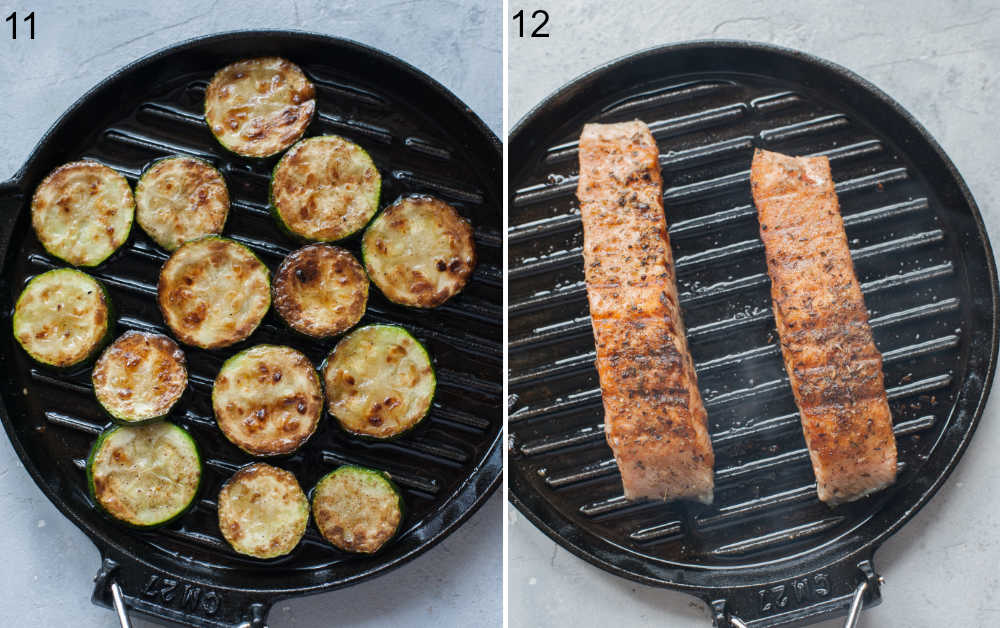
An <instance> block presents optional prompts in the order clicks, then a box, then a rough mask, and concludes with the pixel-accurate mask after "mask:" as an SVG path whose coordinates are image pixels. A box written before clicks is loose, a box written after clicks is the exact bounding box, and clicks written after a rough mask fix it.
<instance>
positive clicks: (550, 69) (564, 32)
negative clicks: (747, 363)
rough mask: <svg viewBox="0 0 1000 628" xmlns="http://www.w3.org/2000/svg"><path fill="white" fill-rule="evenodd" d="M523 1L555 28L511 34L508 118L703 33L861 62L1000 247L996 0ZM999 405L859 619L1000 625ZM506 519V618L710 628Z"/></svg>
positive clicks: (898, 550)
mask: <svg viewBox="0 0 1000 628" xmlns="http://www.w3.org/2000/svg"><path fill="white" fill-rule="evenodd" d="M522 4H523V3H522ZM513 6H514V5H512V7H513ZM626 6H627V8H625V7H626ZM517 8H521V7H520V6H518V7H517ZM517 8H512V10H511V11H512V12H513V11H515V10H517ZM523 8H525V9H526V10H529V11H530V10H534V9H535V8H544V9H547V10H548V12H549V15H550V21H549V26H548V28H547V30H548V32H549V33H551V36H550V37H549V38H547V39H516V38H515V37H514V36H515V35H516V28H512V29H511V39H510V40H509V45H510V56H509V81H510V90H509V106H510V110H509V119H510V123H511V126H513V125H514V123H516V122H517V120H519V119H520V118H521V117H522V116H523V115H524V114H525V113H526V112H527V111H528V110H529V109H530V108H531V107H533V106H534V105H536V104H537V103H539V102H540V101H541V100H542V99H544V98H545V97H546V96H547V95H548V94H550V93H551V92H552V91H554V90H555V89H557V88H559V87H560V86H561V85H563V84H564V83H566V82H568V81H570V80H571V79H573V78H574V77H576V76H578V75H580V74H582V73H583V72H586V71H587V70H589V69H591V68H593V67H595V66H597V65H600V64H602V63H604V62H607V61H610V60H612V59H615V58H617V57H620V56H623V55H626V54H628V53H630V52H634V51H636V50H640V49H643V48H648V47H651V46H655V45H660V44H665V43H670V42H676V41H684V40H690V39H708V38H729V39H750V40H756V41H763V42H771V43H775V44H780V45H784V46H789V47H793V48H797V49H800V50H803V51H806V52H809V53H812V54H815V55H818V56H820V57H824V58H827V59H830V60H831V61H834V62H836V63H839V64H841V65H844V66H846V67H848V68H850V69H852V70H854V71H855V72H857V73H859V74H861V75H862V76H864V77H865V78H867V79H869V80H871V81H873V82H874V83H875V84H876V85H878V86H879V87H880V88H882V89H883V90H884V91H885V92H887V93H888V94H889V95H890V96H891V97H893V98H894V99H896V100H897V101H898V102H900V103H901V104H902V105H903V106H904V107H905V108H906V109H908V110H909V111H910V112H911V113H912V114H913V115H914V116H915V117H916V118H917V119H918V120H919V121H920V122H921V123H923V124H924V126H926V127H927V129H928V130H929V131H930V133H931V134H932V135H933V136H934V137H935V138H936V139H937V140H938V141H939V142H940V143H941V145H942V146H943V147H944V149H945V151H946V152H947V153H948V155H949V156H950V157H951V158H952V160H953V161H954V162H955V165H956V166H957V167H958V169H959V171H960V172H961V173H962V175H963V177H964V178H965V181H966V182H967V183H968V185H969V187H970V188H971V190H972V193H973V195H974V196H975V198H976V200H977V202H978V204H979V207H980V209H981V210H982V213H983V216H984V217H985V220H986V223H987V226H988V228H989V231H990V236H991V238H992V241H993V243H994V245H996V244H997V243H998V242H1000V177H998V176H997V174H996V170H997V163H1000V124H998V122H997V119H996V115H997V113H998V112H1000V6H998V5H997V4H996V2H989V1H982V0H976V1H963V2H930V1H927V0H917V1H914V2H907V3H902V2H860V1H855V2H851V1H849V2H843V3H839V2H817V1H815V0H807V1H804V2H796V3H789V4H782V5H774V4H771V3H762V2H748V1H738V2H734V1H730V0H719V1H718V2H676V1H667V2H663V1H655V0H634V1H633V2H629V3H627V5H623V4H621V3H596V2H587V1H584V0H561V1H560V2H544V1H540V2H535V3H533V4H523ZM508 19H509V18H508ZM998 401H1000V400H998V395H996V394H994V395H993V398H992V400H991V402H990V403H989V404H988V406H987V408H986V413H985V415H984V417H983V421H982V423H981V425H980V427H979V429H978V431H977V433H976V436H975V439H974V440H973V442H972V445H971V447H970V448H969V450H968V451H967V453H966V454H965V457H964V458H963V459H962V461H961V463H960V464H959V465H958V468H957V470H956V471H955V473H954V474H953V475H952V476H951V477H950V479H949V480H948V482H947V483H946V485H945V486H944V488H943V489H942V490H941V491H940V493H938V495H937V496H936V497H935V498H934V499H933V500H932V501H931V502H930V504H929V505H928V506H927V507H925V508H924V509H923V510H922V511H921V512H920V513H919V514H918V515H917V516H916V517H915V518H914V519H913V520H912V521H910V523H909V524H907V525H906V526H905V527H904V528H903V529H902V530H901V531H900V532H899V533H898V534H896V535H895V536H894V537H892V538H891V539H890V540H889V541H888V542H887V543H886V544H885V545H884V546H883V547H882V549H881V550H880V551H879V552H878V553H877V554H876V556H875V559H876V561H875V562H876V567H877V568H878V570H879V571H880V573H881V574H882V575H883V576H884V577H885V580H886V584H885V585H884V587H883V589H882V593H883V602H882V605H881V606H879V607H876V608H874V609H872V610H871V611H866V612H865V613H864V615H863V616H862V619H861V624H860V625H861V626H879V627H880V628H895V627H898V628H912V627H916V626H941V625H951V626H963V627H964V626H976V627H978V626H983V627H985V626H997V625H1000V593H998V579H1000V571H998V569H997V566H998V564H1000V532H998V530H1000V508H998V506H997V504H998V503H1000V501H998V500H1000V467H998V466H997V465H996V464H995V461H994V456H995V451H996V446H997V443H998V442H1000V421H998V420H997V419H1000V417H998V416H997V415H998V410H1000V405H998ZM509 522H510V536H509V543H510V548H509V551H510V571H509V586H510V589H509V605H510V625H511V626H538V627H542V626H630V627H641V626H651V627H652V626H656V627H657V628H662V627H663V626H709V625H710V621H711V620H710V619H709V614H708V611H707V609H706V608H705V607H704V606H703V604H701V602H698V601H697V600H695V598H692V597H689V596H687V595H684V594H681V593H676V592H673V591H668V590H665V589H656V588H650V587H645V586H642V585H638V584H635V583H633V582H631V581H628V580H624V579H622V578H618V577H616V576H613V575H611V574H608V573H606V572H604V571H601V570H600V569H597V568H596V567H592V566H591V565H590V564H588V563H585V562H584V561H582V560H581V559H579V558H577V557H575V556H573V555H571V554H570V553H569V552H567V551H565V550H563V549H562V548H561V547H559V546H557V545H556V544H555V543H554V542H552V541H551V540H549V538H548V537H546V536H545V535H544V534H542V533H541V532H539V531H538V530H537V529H536V528H535V527H534V526H533V525H532V524H531V523H530V522H529V521H527V520H526V519H525V518H524V517H523V516H521V515H520V514H519V513H517V512H516V510H515V509H513V508H511V509H510V512H509ZM842 625H843V622H842V621H828V622H825V623H822V624H818V626H821V627H822V628H835V627H839V626H842Z"/></svg>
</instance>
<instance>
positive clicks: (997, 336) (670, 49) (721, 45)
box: [508, 38, 1000, 594]
mask: <svg viewBox="0 0 1000 628" xmlns="http://www.w3.org/2000/svg"><path fill="white" fill-rule="evenodd" d="M720 49H723V50H728V51H740V50H754V51H756V52H763V53H767V54H772V55H777V56H780V57H784V58H788V59H791V60H794V61H797V62H800V63H805V64H811V65H814V66H819V67H822V68H823V69H826V70H827V71H829V72H831V73H833V74H835V75H837V76H839V78H841V79H843V80H844V81H845V82H848V83H851V84H853V85H855V86H856V87H858V88H860V89H862V90H864V91H866V92H867V93H868V94H869V95H870V96H872V97H873V98H875V99H876V100H877V101H879V102H881V103H882V104H883V105H885V106H887V107H889V108H890V110H891V111H892V112H893V113H894V114H895V115H898V116H899V117H900V118H901V119H902V121H903V122H904V123H905V124H907V125H908V126H909V127H910V128H911V129H912V130H913V131H915V133H916V135H917V136H918V137H919V138H920V139H921V140H922V141H924V142H925V143H926V145H927V147H928V148H930V151H931V153H933V156H934V157H935V158H936V159H938V160H940V162H941V163H942V164H943V165H944V167H945V169H946V171H947V176H948V177H949V178H950V180H951V181H953V182H954V183H955V184H956V187H957V190H958V192H959V193H960V195H961V199H962V201H963V202H964V203H965V204H966V205H967V206H968V208H969V210H970V213H971V218H972V220H973V223H974V224H975V228H976V232H977V233H978V235H979V241H980V243H981V244H982V245H983V249H984V251H983V252H984V254H985V258H986V268H985V270H986V273H987V275H988V277H989V280H990V281H989V288H990V312H991V314H992V318H993V327H992V329H991V330H990V340H991V342H990V347H989V348H990V351H989V356H988V365H987V368H986V379H985V382H984V385H983V387H982V389H981V391H980V393H979V395H978V398H976V399H975V403H974V404H970V405H972V408H971V417H972V418H971V421H970V424H969V427H968V429H967V430H966V431H965V433H964V434H963V435H962V437H961V439H960V440H959V442H958V443H957V446H956V447H955V449H954V451H953V452H952V454H951V456H950V457H948V458H947V459H946V460H944V461H943V469H942V471H941V472H940V473H939V474H938V475H937V476H936V477H935V478H934V479H933V481H932V482H931V484H930V485H929V486H928V487H926V488H924V489H922V491H921V494H920V496H919V498H918V499H916V500H915V501H914V502H913V503H912V504H910V505H909V506H908V507H907V509H906V511H905V512H903V513H902V514H901V515H900V516H898V517H896V518H895V520H894V521H892V523H891V524H890V525H889V526H887V527H886V528H884V529H882V530H881V531H879V532H878V533H877V534H873V535H872V536H871V537H870V538H868V539H866V540H865V541H864V542H862V543H860V544H857V545H853V546H851V547H849V548H846V549H842V550H841V551H839V552H830V551H829V549H828V548H827V550H826V552H824V546H823V545H821V546H819V547H816V548H812V549H811V550H809V551H807V552H804V553H803V552H799V553H796V554H793V555H791V556H787V557H782V558H780V559H776V560H775V561H773V562H770V563H769V565H768V566H769V567H770V568H775V569H776V568H779V567H785V568H791V573H790V576H793V575H802V574H807V573H812V572H814V571H816V570H818V569H823V568H825V567H828V566H830V565H834V564H838V563H841V562H843V561H845V560H846V559H848V558H850V557H852V556H864V557H868V558H870V557H871V556H872V555H873V554H874V552H875V551H876V550H877V549H878V548H879V546H881V544H882V543H884V542H885V540H886V539H888V538H889V537H890V536H892V535H893V534H895V533H896V532H897V531H898V530H899V529H900V528H902V527H903V526H904V525H905V524H906V523H907V522H909V520H910V519H911V518H912V517H913V516H914V515H915V514H916V513H917V512H918V511H919V510H920V509H921V508H923V507H924V506H925V505H926V504H927V503H928V502H929V501H930V500H931V499H932V498H933V497H934V496H935V495H936V494H937V492H938V491H939V490H940V488H941V487H942V486H943V485H944V483H945V482H946V481H947V479H948V477H949V476H950V475H951V473H952V472H953V471H954V469H955V467H956V466H957V465H958V463H959V461H960V459H961V457H962V455H963V454H964V453H965V450H966V448H967V447H968V444H969V441H971V439H972V437H973V435H974V434H975V431H976V428H977V427H978V425H979V423H980V420H981V418H982V415H983V412H984V410H985V406H986V402H987V400H988V398H989V393H990V390H991V388H992V385H993V380H994V376H995V372H996V367H997V358H998V349H1000V284H998V279H997V268H996V259H995V257H994V254H993V248H992V244H991V243H990V240H989V237H988V232H987V230H986V226H985V223H984V221H983V217H982V214H981V212H980V211H979V206H978V204H977V203H976V201H975V199H974V197H973V196H972V193H971V191H970V190H969V188H968V186H967V184H966V183H965V180H964V179H963V178H962V176H961V174H960V173H959V172H958V170H957V169H956V168H955V165H954V164H953V162H952V161H951V159H950V158H949V157H948V155H947V154H946V153H945V152H944V150H943V149H942V147H941V146H940V144H939V143H938V142H937V140H935V139H934V137H933V136H932V135H931V134H930V133H929V132H928V131H927V129H926V128H924V126H923V125H922V124H921V123H920V122H919V121H917V119H916V118H915V117H914V116H913V115H912V114H910V113H909V112H908V111H907V110H906V109H904V108H903V107H902V106H901V105H900V104H899V103H898V102H896V100H894V99H893V98H892V97H890V96H889V95H888V94H886V93H885V92H884V91H882V90H881V89H880V88H878V87H877V86H876V85H875V84H873V83H872V82H871V81H869V80H867V79H865V78H864V77H862V76H860V75H859V74H857V73H855V72H854V71H852V70H850V69H848V68H846V67H844V66H841V65H839V64H837V63H834V62H832V61H829V60H827V59H824V58H822V57H818V56H816V55H813V54H811V53H807V52H803V51H800V50H796V49H794V48H790V47H785V46H780V45H776V44H771V43H765V42H757V41H750V40H740V39H726V38H719V39H713V38H708V39H693V40H686V41H681V42H675V43H670V44H664V45H657V46H652V47H647V48H643V49H641V50H637V51H635V52H632V53H629V54H626V55H623V56H620V57H618V58H616V59H613V60H611V61H608V62H606V63H603V64H600V65H598V66H595V67H593V68H591V69H590V70H587V71H586V72H583V73H581V74H579V75H577V76H576V77H575V78H573V79H571V80H570V81H568V82H566V83H564V84H563V85H562V86H560V87H559V88H558V89H556V90H555V91H553V92H552V93H551V94H549V95H548V96H547V97H545V98H544V99H543V100H541V101H540V102H539V103H538V104H536V105H534V106H533V107H531V108H530V109H529V110H528V111H527V113H525V114H524V115H523V116H522V117H521V118H520V119H519V120H518V122H517V123H516V124H515V125H514V127H513V128H512V129H511V131H510V134H509V136H508V153H511V152H513V148H514V146H515V144H516V143H517V142H518V140H519V139H521V138H520V137H519V136H520V135H522V134H524V133H525V129H527V127H528V126H529V125H530V124H531V123H533V122H534V120H535V119H536V118H537V117H538V116H540V115H541V114H542V113H544V112H545V111H546V110H547V109H548V108H550V107H552V106H553V104H554V103H558V102H560V101H562V100H565V99H567V98H568V97H569V96H570V95H571V92H573V91H574V90H577V89H579V88H580V85H581V84H586V83H588V82H596V81H597V80H599V79H600V78H601V77H603V76H605V75H607V74H609V73H614V72H616V71H621V70H625V69H627V67H628V66H629V65H631V64H633V63H635V62H637V61H640V60H642V59H645V58H648V57H657V56H661V55H669V54H676V53H682V52H698V51H699V50H712V51H713V52H718V51H719V50H720ZM525 162H526V160H525ZM518 174H520V171H519V172H518ZM514 179H515V177H514V176H513V174H512V175H511V177H510V180H511V181H513V180H514ZM513 193H514V190H513V189H510V190H509V191H508V195H509V196H508V200H509V198H510V195H513ZM509 375H510V373H509V372H508V376H509ZM952 409H954V406H953V408H952ZM510 470H511V471H512V470H513V469H510ZM517 484H518V482H516V481H515V480H514V477H513V474H512V475H511V478H510V482H509V485H510V487H511V488H510V490H509V491H508V500H509V501H510V503H512V504H513V505H514V506H515V507H516V508H517V509H518V511H519V512H520V513H521V514H523V515H524V516H525V518H527V519H528V520H529V521H531V522H532V523H533V524H534V525H535V526H536V527H537V528H538V529H539V530H541V531H542V532H543V533H545V534H546V535H547V536H548V537H549V538H551V539H552V540H554V541H555V542H556V543H558V544H559V545H561V546H562V547H563V548H565V549H567V550H568V551H570V552H571V553H572V554H574V555H576V556H578V557H580V558H582V559H584V560H585V561H587V562H589V563H591V564H593V565H595V566H596V567H599V568H601V569H603V570H605V571H608V572H610V573H613V574H615V575H618V576H621V577H624V578H626V579H628V580H632V581H635V582H639V583H642V584H646V585H651V586H658V587H663V588H669V589H674V590H680V591H686V592H690V593H695V594H699V593H706V592H720V591H723V592H724V591H726V590H731V589H732V587H733V586H739V587H744V586H755V585H757V584H767V583H769V582H770V581H769V580H767V579H766V578H762V577H761V578H758V579H755V580H753V573H754V572H755V571H758V570H759V565H756V566H748V565H742V566H734V567H716V566H711V567H699V566H695V565H673V564H670V563H669V562H664V567H665V568H669V569H673V570H676V571H680V572H690V573H696V572H697V573H703V572H715V573H732V574H739V576H740V577H744V578H750V579H752V581H750V582H740V583H739V584H738V585H735V584H733V583H730V584H729V586H726V585H708V584H692V583H687V582H677V581H675V580H668V579H661V578H657V577H655V576H652V575H646V574H645V573H638V572H635V571H631V570H629V569H628V568H625V567H622V566H620V565H617V564H614V563H612V562H610V561H608V560H606V559H604V558H602V557H600V556H598V555H597V552H595V551H594V550H588V549H586V548H584V547H581V546H580V545H578V544H577V543H576V542H575V541H574V539H572V538H570V537H569V535H567V534H566V533H565V532H561V531H560V530H558V529H557V527H558V526H557V525H555V524H562V527H563V528H570V529H571V531H572V532H575V533H576V536H577V537H578V540H583V539H585V538H586V539H593V540H594V541H596V543H595V545H599V546H600V547H601V549H602V550H604V549H607V548H615V547H617V544H616V543H615V542H613V541H611V540H608V539H605V538H601V537H599V536H597V535H595V534H593V533H591V532H587V531H584V530H582V529H580V528H578V527H577V526H576V525H575V524H574V523H573V522H572V521H571V520H568V519H566V518H565V517H564V516H563V515H562V514H560V513H559V512H558V511H557V510H556V509H554V508H551V507H549V508H547V511H548V512H550V513H552V515H553V521H551V522H546V521H544V520H543V519H542V516H541V515H540V514H538V513H536V512H534V511H532V510H531V509H530V507H529V504H528V503H527V502H526V501H525V500H524V499H522V498H521V497H520V496H519V495H518V494H517V493H516V492H515V490H514V487H515V485H517ZM526 490H529V491H530V490H531V489H526ZM877 512H878V511H876V513H877ZM874 514H875V513H873V515H872V516H874ZM872 516H869V517H866V518H865V519H864V520H862V521H860V522H859V523H858V524H857V525H856V526H855V527H854V529H857V528H858V527H860V526H863V525H865V524H866V523H867V522H868V521H870V519H871V518H872ZM824 545H827V544H824ZM623 549H624V548H623ZM625 551H630V550H627V549H626V550H625ZM821 553H822V557H820V556H816V555H817V554H821ZM809 557H813V560H811V561H810V560H809ZM634 558H636V559H637V560H646V559H644V558H642V557H640V556H634Z"/></svg>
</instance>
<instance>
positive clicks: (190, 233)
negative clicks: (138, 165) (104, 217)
mask: <svg viewBox="0 0 1000 628" xmlns="http://www.w3.org/2000/svg"><path fill="white" fill-rule="evenodd" d="M135 205H136V210H135V218H136V221H137V222H138V223H139V226H140V227H142V230H143V231H145V232H146V233H147V234H149V237H151V238H152V239H153V240H154V241H155V242H156V243H157V244H159V245H160V246H162V247H163V248H165V249H167V250H168V251H174V250H176V249H177V247H179V246H180V245H181V244H183V243H185V242H187V241H189V240H197V239H198V238H200V237H202V236H206V235H212V234H218V233H222V228H223V226H225V224H226V216H228V215H229V190H228V189H227V188H226V181H225V179H223V178H222V175H221V174H220V173H219V171H218V170H216V169H215V168H213V167H212V165H211V164H209V163H208V162H206V161H203V160H201V159H194V158H192V157H167V158H166V159H160V160H158V161H156V162H154V163H153V165H152V166H150V167H149V169H148V170H146V172H144V173H143V174H142V177H140V178H139V182H138V183H137V184H136V186H135Z"/></svg>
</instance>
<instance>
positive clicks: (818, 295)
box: [750, 150, 896, 506]
mask: <svg viewBox="0 0 1000 628" xmlns="http://www.w3.org/2000/svg"><path fill="white" fill-rule="evenodd" d="M750 186H751V189H752V192H753V200H754V204H755V205H756V206H757V214H758V218H759V221H760V237H761V240H763V241H764V250H765V255H766V258H767V272H768V275H770V277H771V300H772V302H773V306H774V319H775V323H776V326H777V329H778V336H779V338H780V340H781V353H782V355H783V357H784V359H785V370H786V371H787V372H788V379H789V381H790V382H791V386H792V392H793V393H794V395H795V402H796V404H797V405H798V407H799V416H800V418H801V419H802V431H803V432H804V433H805V439H806V445H807V446H808V448H809V456H810V458H811V459H812V466H813V472H814V473H815V474H816V487H817V492H818V494H819V498H820V500H822V501H824V502H826V503H827V504H829V505H830V506H835V505H837V504H840V503H843V502H849V501H854V500H856V499H860V498H862V497H864V496H866V495H869V494H871V493H873V492H875V491H879V490H881V489H883V488H885V487H886V486H889V485H890V484H892V483H893V482H894V481H895V479H896V438H895V436H893V433H892V416H891V415H890V413H889V402H888V400H887V398H886V393H885V383H884V382H883V376H882V354H881V353H879V351H878V349H877V348H876V347H875V342H874V340H873V339H872V331H871V327H870V326H869V324H868V309H867V308H866V307H865V301H864V297H863V296H862V294H861V286H860V285H859V284H858V278H857V276H855V274H854V265H853V263H852V261H851V253H850V250H849V249H848V247H847V234H846V233H845V231H844V221H843V219H842V218H841V216H840V207H839V204H838V202H837V194H836V192H835V191H834V186H833V178H832V177H831V176H830V162H829V160H828V159H827V158H826V157H789V156H787V155H782V154H779V153H773V152H768V151H763V150H757V151H756V152H755V153H754V156H753V163H752V165H751V168H750Z"/></svg>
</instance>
